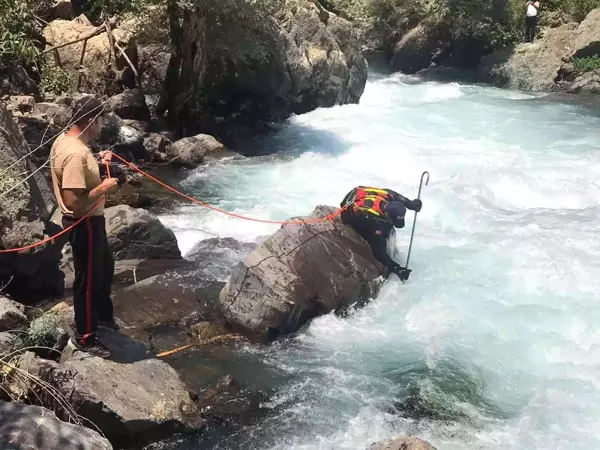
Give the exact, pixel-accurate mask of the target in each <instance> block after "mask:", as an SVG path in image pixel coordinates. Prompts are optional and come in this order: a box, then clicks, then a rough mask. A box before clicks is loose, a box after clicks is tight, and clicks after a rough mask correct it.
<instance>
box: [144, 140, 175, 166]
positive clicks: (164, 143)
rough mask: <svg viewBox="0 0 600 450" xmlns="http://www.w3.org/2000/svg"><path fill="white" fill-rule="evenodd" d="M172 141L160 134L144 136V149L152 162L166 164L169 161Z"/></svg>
mask: <svg viewBox="0 0 600 450" xmlns="http://www.w3.org/2000/svg"><path fill="white" fill-rule="evenodd" d="M170 145H171V141H170V140H169V139H168V138H167V137H165V136H163V135H162V134H159V133H147V134H146V135H145V136H144V148H145V149H146V152H148V155H149V157H150V158H149V159H150V161H153V162H166V161H168V159H169V158H168V156H167V148H168V147H169V146H170Z"/></svg>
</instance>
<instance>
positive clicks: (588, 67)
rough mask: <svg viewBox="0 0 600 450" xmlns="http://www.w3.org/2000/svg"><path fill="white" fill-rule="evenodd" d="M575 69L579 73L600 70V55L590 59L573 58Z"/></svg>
mask: <svg viewBox="0 0 600 450" xmlns="http://www.w3.org/2000/svg"><path fill="white" fill-rule="evenodd" d="M573 67H574V69H575V72H577V73H586V72H593V71H594V70H600V55H596V56H591V57H588V58H573Z"/></svg>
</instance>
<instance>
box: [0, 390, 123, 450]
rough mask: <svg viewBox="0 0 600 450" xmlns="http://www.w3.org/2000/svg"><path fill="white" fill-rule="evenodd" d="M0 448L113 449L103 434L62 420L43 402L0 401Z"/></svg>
mask: <svg viewBox="0 0 600 450" xmlns="http://www.w3.org/2000/svg"><path fill="white" fill-rule="evenodd" d="M0 448H2V449H3V450H112V448H113V447H112V445H110V442H108V440H106V439H104V438H103V437H102V436H100V434H98V433H96V432H95V431H92V430H90V429H89V428H85V427H82V426H79V425H73V424H70V423H67V422H63V421H62V420H59V419H58V417H56V415H55V414H54V413H53V412H52V411H50V410H48V409H46V408H42V407H40V406H28V405H21V404H18V403H7V402H3V401H0Z"/></svg>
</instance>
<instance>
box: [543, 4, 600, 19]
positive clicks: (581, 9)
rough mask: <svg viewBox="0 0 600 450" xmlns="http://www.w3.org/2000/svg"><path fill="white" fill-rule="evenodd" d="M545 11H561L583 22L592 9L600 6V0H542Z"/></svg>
mask: <svg viewBox="0 0 600 450" xmlns="http://www.w3.org/2000/svg"><path fill="white" fill-rule="evenodd" d="M540 5H541V9H542V12H543V11H559V12H561V13H564V14H566V15H567V16H568V17H569V18H570V19H572V20H574V21H576V22H581V21H582V20H583V19H585V17H586V16H587V15H588V14H589V13H590V11H591V10H593V9H596V8H600V0H542V1H541V3H540Z"/></svg>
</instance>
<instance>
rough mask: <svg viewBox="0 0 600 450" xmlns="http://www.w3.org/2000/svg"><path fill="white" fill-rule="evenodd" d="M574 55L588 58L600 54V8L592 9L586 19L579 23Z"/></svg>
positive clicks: (574, 43)
mask: <svg viewBox="0 0 600 450" xmlns="http://www.w3.org/2000/svg"><path fill="white" fill-rule="evenodd" d="M573 51H574V53H573V56H574V57H576V58H587V57H592V56H598V55H600V8H598V9H594V10H593V11H591V12H590V13H589V14H588V15H587V17H586V18H585V20H584V21H583V22H581V24H579V27H578V28H577V33H576V35H575V41H574V42H573Z"/></svg>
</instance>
